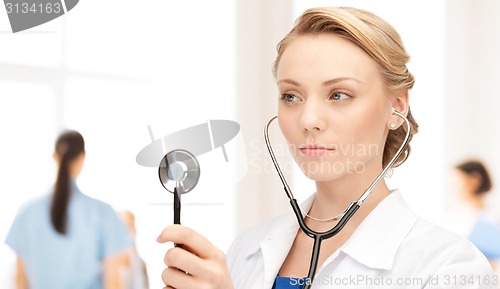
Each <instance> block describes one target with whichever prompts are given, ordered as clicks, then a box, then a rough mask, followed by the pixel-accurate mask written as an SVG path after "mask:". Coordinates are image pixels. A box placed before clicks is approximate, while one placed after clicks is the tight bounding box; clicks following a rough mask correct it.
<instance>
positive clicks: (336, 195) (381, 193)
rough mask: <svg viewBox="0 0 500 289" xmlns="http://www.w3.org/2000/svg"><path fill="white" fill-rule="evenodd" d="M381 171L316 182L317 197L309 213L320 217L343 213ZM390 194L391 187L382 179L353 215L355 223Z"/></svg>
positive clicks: (329, 224)
mask: <svg viewBox="0 0 500 289" xmlns="http://www.w3.org/2000/svg"><path fill="white" fill-rule="evenodd" d="M380 171H381V170H371V172H366V171H365V173H363V174H350V175H345V176H342V177H341V178H338V179H335V180H332V181H328V182H316V189H317V192H316V198H315V200H314V203H313V205H312V207H311V209H310V211H309V213H308V214H309V215H310V216H312V217H315V218H318V219H328V218H331V217H334V216H336V215H338V214H340V213H342V212H343V211H344V210H345V209H346V208H347V207H348V206H349V204H350V203H352V202H355V201H357V200H358V199H359V197H361V195H363V194H364V192H365V191H366V189H367V188H368V187H369V186H370V185H371V184H372V182H373V181H374V180H375V178H376V177H377V176H378V174H379V173H380ZM389 194H390V190H389V188H388V187H387V185H386V183H385V181H384V179H381V180H380V181H379V183H378V184H377V186H375V188H374V189H373V190H372V193H371V194H370V196H369V197H368V198H367V199H366V200H365V202H363V205H362V206H361V207H360V208H359V210H358V212H357V213H356V214H355V217H353V219H357V221H356V222H354V223H360V222H361V221H362V220H363V219H364V218H365V217H366V216H367V215H368V214H369V213H370V212H371V211H372V210H373V209H374V208H375V207H376V206H377V205H378V204H379V203H380V202H381V201H382V200H383V199H384V198H385V197H386V196H388V195H389ZM352 221H354V220H352ZM352 221H351V222H352ZM314 222H316V221H314ZM331 225H332V223H330V222H326V223H325V226H327V227H328V226H330V227H331ZM318 226H320V225H319V224H318Z"/></svg>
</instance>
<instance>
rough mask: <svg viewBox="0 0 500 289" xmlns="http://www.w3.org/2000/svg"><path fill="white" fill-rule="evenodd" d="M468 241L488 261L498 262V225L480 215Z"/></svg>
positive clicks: (499, 241)
mask: <svg viewBox="0 0 500 289" xmlns="http://www.w3.org/2000/svg"><path fill="white" fill-rule="evenodd" d="M469 240H470V241H471V242H472V243H474V245H476V247H477V248H478V249H479V250H480V251H481V252H482V253H483V254H484V255H485V256H486V257H487V258H488V259H490V260H500V224H499V223H497V222H495V221H493V220H491V219H490V218H489V217H488V216H487V215H486V214H480V215H479V216H478V218H477V219H476V223H475V224H474V227H473V228H472V230H471V232H470V233H469Z"/></svg>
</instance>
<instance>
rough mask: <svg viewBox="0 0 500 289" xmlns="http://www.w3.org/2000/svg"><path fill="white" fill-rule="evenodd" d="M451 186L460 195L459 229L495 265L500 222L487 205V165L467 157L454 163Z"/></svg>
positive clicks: (499, 256) (499, 257)
mask: <svg viewBox="0 0 500 289" xmlns="http://www.w3.org/2000/svg"><path fill="white" fill-rule="evenodd" d="M453 172H454V181H455V184H454V186H455V187H454V190H456V193H457V195H458V197H459V200H458V201H459V202H460V206H459V207H460V215H461V216H462V218H463V219H462V224H461V226H462V228H461V233H462V234H464V235H465V236H467V237H468V239H469V240H470V241H471V242H472V243H474V245H476V246H477V247H478V248H479V250H481V252H483V254H484V255H485V256H486V257H487V258H488V260H489V261H490V263H491V264H492V265H493V267H494V268H495V269H498V265H496V266H495V263H498V262H499V261H500V222H499V221H498V218H497V217H495V215H494V214H493V212H492V211H491V210H489V209H488V207H490V206H489V204H488V200H487V198H488V196H489V195H490V192H491V190H492V187H493V184H492V180H491V177H490V173H489V172H488V169H487V168H486V166H485V165H484V164H483V163H482V162H481V161H478V160H467V161H464V162H462V163H460V164H458V165H456V166H455V167H454V170H453Z"/></svg>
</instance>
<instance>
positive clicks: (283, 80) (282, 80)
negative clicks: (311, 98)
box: [278, 78, 300, 87]
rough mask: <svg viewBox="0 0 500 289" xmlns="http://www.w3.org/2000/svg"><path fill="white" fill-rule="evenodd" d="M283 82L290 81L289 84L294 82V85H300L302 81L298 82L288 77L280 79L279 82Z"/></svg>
mask: <svg viewBox="0 0 500 289" xmlns="http://www.w3.org/2000/svg"><path fill="white" fill-rule="evenodd" d="M282 82H285V83H289V84H292V85H295V86H298V87H300V83H298V82H297V81H295V80H291V79H288V78H286V79H280V80H278V84H280V83H282Z"/></svg>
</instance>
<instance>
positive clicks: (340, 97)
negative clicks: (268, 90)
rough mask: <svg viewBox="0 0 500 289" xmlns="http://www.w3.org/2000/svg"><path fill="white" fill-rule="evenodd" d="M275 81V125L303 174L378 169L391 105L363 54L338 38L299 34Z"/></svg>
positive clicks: (331, 175) (320, 176) (327, 176)
mask: <svg viewBox="0 0 500 289" xmlns="http://www.w3.org/2000/svg"><path fill="white" fill-rule="evenodd" d="M276 77H277V81H278V89H279V93H280V100H279V105H278V121H279V125H280V128H281V131H282V132H283V135H284V136H285V138H286V140H287V142H288V144H289V146H290V151H291V153H292V155H293V157H294V159H295V161H296V162H297V163H298V164H299V166H300V167H301V169H302V171H303V172H304V173H305V175H306V176H308V177H309V178H311V179H313V180H316V181H328V180H332V179H336V178H339V177H341V176H345V175H349V174H363V173H365V172H367V170H372V171H380V169H381V168H382V153H383V150H384V143H385V139H386V137H387V133H388V130H389V124H390V119H389V118H390V117H391V115H392V112H391V110H392V106H391V101H390V97H389V92H388V90H387V87H386V85H385V84H384V82H383V80H382V78H381V76H380V72H379V69H378V67H377V64H376V62H375V61H374V60H372V59H371V58H370V57H369V56H368V54H366V53H365V52H364V51H363V50H362V49H361V48H359V47H357V46H356V45H354V44H353V43H351V42H350V41H348V40H346V39H344V38H342V37H339V36H337V35H333V34H319V35H304V36H299V37H297V38H295V39H293V40H292V42H291V43H289V44H288V46H287V48H286V49H285V51H284V52H283V55H282V57H281V60H280V62H279V66H278V68H277V72H276ZM398 124H399V123H398Z"/></svg>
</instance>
